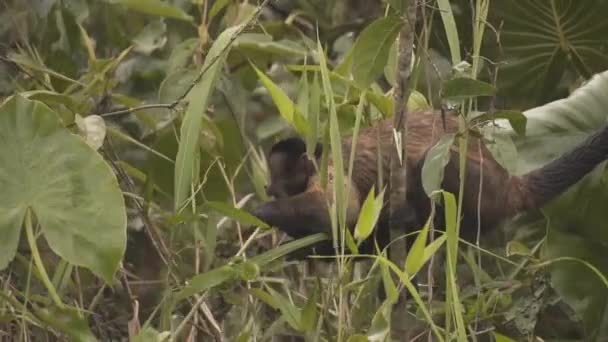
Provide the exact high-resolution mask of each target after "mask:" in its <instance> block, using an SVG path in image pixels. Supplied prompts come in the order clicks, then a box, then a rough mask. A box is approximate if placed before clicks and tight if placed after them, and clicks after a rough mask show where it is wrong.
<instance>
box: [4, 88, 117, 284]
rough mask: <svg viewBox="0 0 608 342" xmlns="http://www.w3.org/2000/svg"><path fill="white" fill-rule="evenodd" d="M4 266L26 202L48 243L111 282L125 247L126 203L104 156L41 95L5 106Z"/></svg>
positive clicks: (12, 249)
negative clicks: (39, 98) (67, 125)
mask: <svg viewBox="0 0 608 342" xmlns="http://www.w3.org/2000/svg"><path fill="white" fill-rule="evenodd" d="M0 189H2V196H0V236H2V239H1V240H0V269H3V268H5V267H6V266H7V265H8V263H9V262H10V261H11V260H12V259H13V257H14V256H15V252H16V248H17V243H18V239H19V236H20V232H21V226H22V223H23V220H24V215H25V213H26V212H27V210H28V208H29V209H31V210H32V212H33V213H34V215H35V217H36V219H37V222H38V223H39V224H40V227H41V231H42V233H43V236H44V237H45V238H46V240H47V242H48V244H49V246H50V247H51V249H52V250H53V251H54V252H55V253H57V254H58V255H59V256H61V257H62V258H64V259H65V260H67V261H68V262H70V263H72V264H75V265H79V266H83V267H87V268H89V269H90V270H91V271H92V272H94V273H95V274H97V275H99V276H101V277H102V278H103V279H105V280H106V281H108V282H110V281H111V280H112V277H113V275H114V273H115V272H116V270H117V269H118V265H119V263H120V260H121V258H122V256H123V254H124V251H125V248H126V211H125V205H124V199H123V197H122V193H121V191H120V188H119V187H118V182H117V181H116V178H115V176H114V173H113V172H112V170H111V169H110V167H109V166H108V165H107V164H106V163H105V162H104V160H103V158H102V157H101V156H100V155H99V154H98V153H96V152H95V151H94V150H93V149H91V148H90V147H89V146H88V145H87V144H86V142H85V141H84V140H82V139H81V138H80V137H78V136H76V135H74V134H72V133H70V132H69V131H68V130H67V129H65V128H64V127H63V126H62V125H61V121H60V119H59V116H58V115H57V114H56V113H55V112H53V111H52V110H51V109H50V108H48V107H47V106H45V105H44V104H42V103H40V102H37V101H30V100H26V99H24V98H23V97H21V96H18V95H17V96H14V97H11V98H10V99H8V100H7V101H6V102H5V103H4V104H2V105H1V106H0Z"/></svg>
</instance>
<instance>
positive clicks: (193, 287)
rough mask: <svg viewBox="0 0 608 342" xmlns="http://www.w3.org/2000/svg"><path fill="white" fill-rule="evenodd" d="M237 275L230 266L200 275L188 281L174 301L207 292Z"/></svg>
mask: <svg viewBox="0 0 608 342" xmlns="http://www.w3.org/2000/svg"><path fill="white" fill-rule="evenodd" d="M237 275H238V273H237V272H236V270H235V269H234V268H233V267H232V266H220V267H218V268H215V269H213V270H211V271H207V272H205V273H201V274H199V275H196V276H194V277H193V278H191V279H190V280H189V281H188V284H187V285H186V286H185V287H184V288H183V289H181V290H180V291H179V292H178V293H177V295H176V299H177V300H182V299H185V298H188V297H190V296H192V295H194V294H196V293H199V292H203V291H206V290H209V289H211V288H213V287H215V286H218V285H221V284H223V283H225V282H227V281H230V280H233V279H235V278H236V277H237Z"/></svg>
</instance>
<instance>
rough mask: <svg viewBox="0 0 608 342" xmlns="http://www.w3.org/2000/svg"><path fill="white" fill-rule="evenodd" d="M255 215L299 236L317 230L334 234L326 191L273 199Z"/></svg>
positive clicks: (294, 236) (257, 209)
mask: <svg viewBox="0 0 608 342" xmlns="http://www.w3.org/2000/svg"><path fill="white" fill-rule="evenodd" d="M253 214H254V215H255V216H257V217H258V218H259V219H260V220H262V221H264V222H266V223H268V224H269V225H271V226H273V227H277V228H278V229H280V230H281V231H283V232H285V233H287V234H288V235H289V236H291V237H293V238H296V239H298V238H302V237H304V236H308V235H311V234H315V233H331V219H330V216H329V212H328V210H327V201H326V198H325V194H324V193H323V192H322V191H308V192H303V193H301V194H298V195H295V196H292V197H287V198H282V199H279V200H273V201H269V202H266V203H263V204H261V205H260V206H258V207H257V208H256V209H255V210H254V212H253Z"/></svg>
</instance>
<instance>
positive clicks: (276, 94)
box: [252, 65, 308, 136]
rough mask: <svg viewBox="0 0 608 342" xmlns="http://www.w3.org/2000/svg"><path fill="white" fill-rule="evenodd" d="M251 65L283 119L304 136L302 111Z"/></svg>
mask: <svg viewBox="0 0 608 342" xmlns="http://www.w3.org/2000/svg"><path fill="white" fill-rule="evenodd" d="M252 67H253V69H254V70H255V72H256V74H257V75H258V77H259V78H260V81H261V82H262V84H263V85H264V86H265V87H266V89H268V92H269V93H270V96H271V97H272V100H273V101H274V104H275V105H276V106H277V108H278V109H279V113H280V114H281V116H282V117H283V119H285V121H287V122H288V123H289V124H290V125H292V126H293V127H294V128H295V129H296V130H297V131H298V133H299V134H300V135H301V136H306V135H307V134H308V125H307V123H306V119H305V118H304V117H303V115H302V113H300V111H299V110H298V108H297V107H296V105H295V104H294V103H293V101H291V99H290V98H289V97H288V96H287V94H285V92H284V91H283V90H282V89H281V88H280V87H279V86H278V85H276V84H275V83H274V82H273V81H272V80H271V79H270V78H269V77H268V76H266V75H265V74H264V73H263V72H262V71H260V70H259V69H258V68H256V67H255V66H254V65H252Z"/></svg>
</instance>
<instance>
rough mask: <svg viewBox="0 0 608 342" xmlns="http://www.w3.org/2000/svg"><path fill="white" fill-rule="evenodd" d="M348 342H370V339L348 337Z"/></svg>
mask: <svg viewBox="0 0 608 342" xmlns="http://www.w3.org/2000/svg"><path fill="white" fill-rule="evenodd" d="M346 341H347V342H369V339H368V338H367V336H365V335H361V334H355V335H351V336H349V337H348V340H346Z"/></svg>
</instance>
